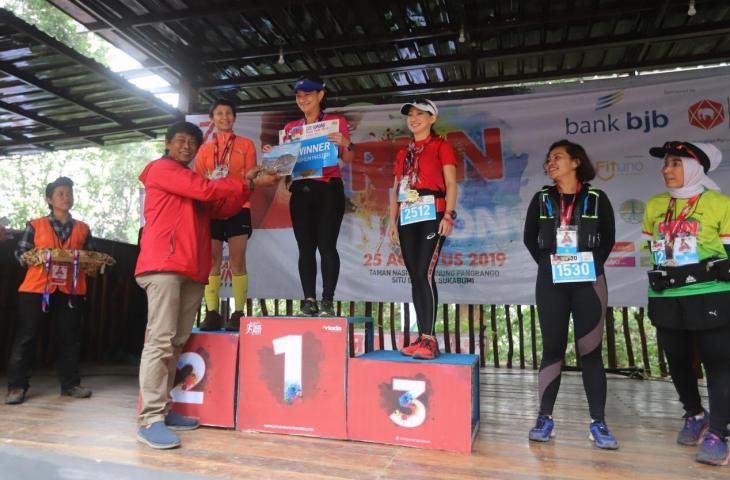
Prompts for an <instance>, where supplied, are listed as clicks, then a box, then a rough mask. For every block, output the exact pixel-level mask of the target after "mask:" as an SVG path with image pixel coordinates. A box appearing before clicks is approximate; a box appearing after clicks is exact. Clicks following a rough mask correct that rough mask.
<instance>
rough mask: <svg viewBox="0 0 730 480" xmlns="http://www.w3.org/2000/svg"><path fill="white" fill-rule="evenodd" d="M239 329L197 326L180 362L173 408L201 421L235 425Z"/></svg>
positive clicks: (208, 423)
mask: <svg viewBox="0 0 730 480" xmlns="http://www.w3.org/2000/svg"><path fill="white" fill-rule="evenodd" d="M237 356H238V332H200V331H198V330H197V329H194V330H193V333H192V335H190V338H189V339H188V341H187V343H186V344H185V347H184V348H183V353H182V354H181V355H180V360H179V361H178V362H177V375H175V387H174V388H173V389H172V391H171V392H170V395H171V396H172V401H173V403H172V409H173V410H175V411H176V412H178V413H180V414H182V415H189V416H191V417H195V418H197V419H199V421H200V424H201V425H207V426H214V427H227V428H233V427H234V424H235V423H234V422H235V411H234V408H235V405H234V401H235V396H236V360H237Z"/></svg>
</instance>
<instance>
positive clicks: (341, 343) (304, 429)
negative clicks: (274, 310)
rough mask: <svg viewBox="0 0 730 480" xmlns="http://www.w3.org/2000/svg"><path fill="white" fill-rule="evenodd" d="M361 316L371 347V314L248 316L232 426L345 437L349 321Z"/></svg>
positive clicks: (358, 320)
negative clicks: (339, 316) (236, 407)
mask: <svg viewBox="0 0 730 480" xmlns="http://www.w3.org/2000/svg"><path fill="white" fill-rule="evenodd" d="M363 322H365V323H367V324H368V325H369V327H368V330H369V332H370V334H369V348H368V350H371V349H372V319H370V318H363V317H351V318H344V317H341V318H303V317H249V318H247V319H246V320H245V321H244V322H243V323H242V324H241V338H240V342H241V344H240V355H239V366H238V409H237V415H236V429H238V430H256V431H259V432H269V433H286V434H294V435H309V436H316V437H329V438H341V439H344V438H347V428H346V421H347V416H346V402H345V393H346V378H347V361H348V358H349V340H348V330H349V329H348V325H349V324H352V323H363ZM366 343H368V341H366Z"/></svg>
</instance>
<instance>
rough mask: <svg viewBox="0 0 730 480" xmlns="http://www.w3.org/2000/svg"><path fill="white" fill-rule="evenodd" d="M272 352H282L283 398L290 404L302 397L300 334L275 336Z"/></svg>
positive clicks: (279, 353)
mask: <svg viewBox="0 0 730 480" xmlns="http://www.w3.org/2000/svg"><path fill="white" fill-rule="evenodd" d="M272 343H273V344H274V354H276V355H281V354H284V400H285V401H286V403H289V404H292V403H294V402H295V401H296V400H301V398H302V336H301V335H287V336H286V337H279V338H275V339H274V340H273V341H272Z"/></svg>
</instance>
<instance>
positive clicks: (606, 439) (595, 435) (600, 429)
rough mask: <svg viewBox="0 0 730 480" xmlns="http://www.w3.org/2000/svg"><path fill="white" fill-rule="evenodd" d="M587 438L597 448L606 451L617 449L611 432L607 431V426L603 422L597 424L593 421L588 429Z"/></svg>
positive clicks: (616, 443) (616, 442)
mask: <svg viewBox="0 0 730 480" xmlns="http://www.w3.org/2000/svg"><path fill="white" fill-rule="evenodd" d="M588 432H589V433H588V438H590V439H591V440H592V441H593V442H594V443H595V444H596V446H597V447H598V448H603V449H606V450H616V449H617V448H618V441H617V440H616V437H614V436H613V433H611V430H609V429H608V425H606V423H605V422H599V421H597V420H594V421H593V422H591V426H590V428H589V429H588Z"/></svg>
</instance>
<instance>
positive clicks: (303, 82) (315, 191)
mask: <svg viewBox="0 0 730 480" xmlns="http://www.w3.org/2000/svg"><path fill="white" fill-rule="evenodd" d="M293 90H294V95H295V99H296V102H297V106H298V107H299V110H301V112H302V114H303V117H302V118H300V119H299V120H294V121H292V122H289V123H287V124H286V125H285V126H284V141H285V142H289V141H296V140H297V136H298V135H301V131H302V127H303V126H304V125H306V124H310V123H315V122H323V121H325V120H339V131H338V132H336V133H330V134H329V135H328V136H327V137H328V140H329V141H330V142H332V143H334V144H336V145H337V146H338V147H339V152H340V158H341V159H342V160H343V161H345V162H349V161H351V160H352V157H353V156H354V153H353V147H354V145H353V143H352V142H351V141H350V133H349V131H348V129H347V120H345V117H343V116H341V115H335V114H330V113H325V112H324V109H325V97H326V94H327V93H326V90H325V82H324V81H323V80H322V79H321V78H319V77H318V76H317V75H315V74H312V73H310V74H308V75H304V76H302V77H300V78H299V79H297V80H296V82H295V83H294V88H293ZM262 150H263V151H264V152H265V153H267V152H270V151H271V145H264V146H263V147H262ZM322 170H323V176H322V177H320V178H311V179H299V180H295V181H294V182H292V184H291V185H290V187H289V190H290V191H291V200H290V201H289V213H290V214H291V222H292V228H293V230H294V237H295V238H296V240H297V246H298V247H299V262H298V265H299V280H300V281H301V283H302V290H303V291H304V301H303V302H302V307H301V314H302V315H306V316H315V315H320V316H334V315H335V311H334V306H333V301H334V295H335V288H336V287H337V279H338V277H339V275H340V256H339V254H338V253H337V237H338V236H339V234H340V225H341V224H342V218H343V216H344V215H345V190H344V185H343V183H342V173H341V172H340V167H339V165H335V166H332V167H324V168H323V169H322ZM318 250H319V255H320V258H321V261H322V265H321V267H322V302H321V304H320V305H319V307H318V306H317V295H316V286H317V257H316V254H317V251H318Z"/></svg>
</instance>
